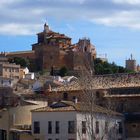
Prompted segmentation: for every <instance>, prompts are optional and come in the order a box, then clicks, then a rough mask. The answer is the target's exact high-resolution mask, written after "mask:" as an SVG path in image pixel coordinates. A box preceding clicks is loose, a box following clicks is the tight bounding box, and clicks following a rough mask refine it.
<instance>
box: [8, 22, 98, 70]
mask: <svg viewBox="0 0 140 140" xmlns="http://www.w3.org/2000/svg"><path fill="white" fill-rule="evenodd" d="M7 56H8V57H23V58H28V59H31V60H33V61H34V62H35V65H36V70H44V69H45V70H48V71H51V70H52V69H53V70H59V69H60V68H62V67H66V68H67V69H69V70H71V71H78V70H80V69H81V68H83V66H84V65H85V64H86V65H87V64H88V65H91V64H92V61H93V59H95V58H96V50H95V46H93V45H92V44H91V42H90V39H87V38H82V39H79V41H78V43H76V44H72V43H71V38H70V37H68V36H66V35H64V34H60V33H57V32H54V31H52V30H50V28H49V25H48V24H46V23H45V24H44V30H43V31H42V32H40V33H38V34H37V43H35V44H33V45H32V50H31V51H22V52H14V53H9V54H7Z"/></svg>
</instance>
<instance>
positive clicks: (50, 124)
mask: <svg viewBox="0 0 140 140" xmlns="http://www.w3.org/2000/svg"><path fill="white" fill-rule="evenodd" d="M48 133H49V134H51V133H52V122H51V121H48Z"/></svg>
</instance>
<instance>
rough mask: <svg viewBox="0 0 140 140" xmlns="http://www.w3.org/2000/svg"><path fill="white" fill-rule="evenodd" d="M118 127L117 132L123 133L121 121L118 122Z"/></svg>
mask: <svg viewBox="0 0 140 140" xmlns="http://www.w3.org/2000/svg"><path fill="white" fill-rule="evenodd" d="M118 125H119V126H118V129H119V134H122V133H123V128H122V122H118Z"/></svg>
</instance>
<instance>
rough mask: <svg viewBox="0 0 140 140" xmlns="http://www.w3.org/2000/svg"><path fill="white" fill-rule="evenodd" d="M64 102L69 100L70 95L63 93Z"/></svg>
mask: <svg viewBox="0 0 140 140" xmlns="http://www.w3.org/2000/svg"><path fill="white" fill-rule="evenodd" d="M63 100H68V93H66V92H65V93H63Z"/></svg>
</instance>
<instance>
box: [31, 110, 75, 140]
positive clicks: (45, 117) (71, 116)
mask: <svg viewBox="0 0 140 140" xmlns="http://www.w3.org/2000/svg"><path fill="white" fill-rule="evenodd" d="M34 121H39V122H40V134H39V135H37V134H33V130H32V134H33V135H34V138H40V139H41V140H48V138H51V139H53V140H55V139H56V138H58V139H60V140H67V139H76V134H68V121H76V112H33V113H32V128H33V123H34ZM48 121H52V134H48ZM55 121H59V122H60V133H59V134H55Z"/></svg>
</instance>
